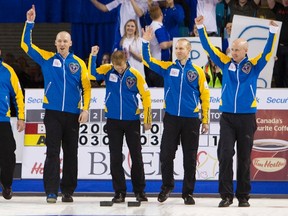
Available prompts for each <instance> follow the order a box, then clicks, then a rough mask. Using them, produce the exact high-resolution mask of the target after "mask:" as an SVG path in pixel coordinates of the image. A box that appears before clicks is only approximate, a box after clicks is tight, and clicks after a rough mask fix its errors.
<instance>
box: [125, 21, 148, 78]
mask: <svg viewBox="0 0 288 216" xmlns="http://www.w3.org/2000/svg"><path fill="white" fill-rule="evenodd" d="M124 28H125V32H124V35H123V37H122V39H121V41H120V48H121V49H122V50H124V52H125V53H126V56H127V60H128V62H129V64H130V66H131V67H134V68H135V69H137V70H138V71H139V72H140V73H141V75H142V76H143V77H144V78H145V72H144V65H143V63H142V40H141V38H140V37H139V31H138V25H137V22H136V20H133V19H132V20H128V21H127V23H126V24H125V26H124Z"/></svg>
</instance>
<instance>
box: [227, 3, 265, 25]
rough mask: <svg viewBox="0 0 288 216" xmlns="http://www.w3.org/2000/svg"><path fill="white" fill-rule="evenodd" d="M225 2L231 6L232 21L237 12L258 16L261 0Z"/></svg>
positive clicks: (243, 14) (238, 13)
mask: <svg viewBox="0 0 288 216" xmlns="http://www.w3.org/2000/svg"><path fill="white" fill-rule="evenodd" d="M225 2H226V3H227V4H228V6H229V8H230V22H232V20H233V16H234V15H235V14H236V15H242V16H250V17H256V16H257V10H258V6H259V4H260V2H261V0H225Z"/></svg>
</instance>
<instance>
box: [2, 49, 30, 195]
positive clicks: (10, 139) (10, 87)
mask: <svg viewBox="0 0 288 216" xmlns="http://www.w3.org/2000/svg"><path fill="white" fill-rule="evenodd" d="M0 56H1V50H0ZM0 74H1V76H0V87H1V90H0V104H1V106H0V137H1V139H0V148H1V151H0V170H1V175H0V184H1V188H2V196H3V197H4V199H7V200H10V199H11V198H12V183H13V175H14V168H15V164H16V155H15V150H16V142H15V139H14V135H13V131H12V128H11V123H10V117H11V115H10V108H11V103H10V99H11V101H13V103H14V105H15V108H16V117H17V119H18V120H17V130H18V131H19V132H21V131H23V130H24V128H25V122H24V121H25V114H24V96H23V93H22V90H21V88H20V83H19V80H18V77H17V75H16V73H15V71H14V70H13V68H12V67H11V66H9V65H8V64H6V63H4V62H2V59H0Z"/></svg>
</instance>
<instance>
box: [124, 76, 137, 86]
mask: <svg viewBox="0 0 288 216" xmlns="http://www.w3.org/2000/svg"><path fill="white" fill-rule="evenodd" d="M135 83H136V78H135V77H127V79H126V85H127V87H128V88H129V89H130V88H132V87H133V86H134V85H135Z"/></svg>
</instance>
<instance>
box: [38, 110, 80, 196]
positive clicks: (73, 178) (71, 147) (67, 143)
mask: <svg viewBox="0 0 288 216" xmlns="http://www.w3.org/2000/svg"><path fill="white" fill-rule="evenodd" d="M78 117H79V115H78V114H72V113H67V112H60V111H54V110H46V111H45V117H44V124H45V127H46V146H47V151H46V160H45V165H44V175H43V178H44V188H45V192H46V194H50V193H54V194H58V189H59V184H60V189H61V192H62V193H69V194H71V195H72V194H73V192H74V190H75V188H76V187H77V174H78V137H79V123H78ZM61 144H62V149H63V161H60V158H59V154H60V148H61ZM60 163H63V169H62V180H61V183H60Z"/></svg>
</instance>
